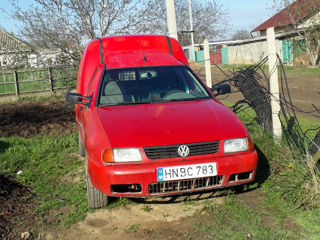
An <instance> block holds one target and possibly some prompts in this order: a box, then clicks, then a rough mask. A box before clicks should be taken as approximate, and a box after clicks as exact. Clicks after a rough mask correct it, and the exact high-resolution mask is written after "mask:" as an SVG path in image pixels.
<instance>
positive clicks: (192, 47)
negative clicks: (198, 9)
mask: <svg viewBox="0 0 320 240" xmlns="http://www.w3.org/2000/svg"><path fill="white" fill-rule="evenodd" d="M189 20H190V33H191V54H190V55H191V57H190V58H191V59H192V60H195V52H194V39H193V24H192V8H191V0H189Z"/></svg>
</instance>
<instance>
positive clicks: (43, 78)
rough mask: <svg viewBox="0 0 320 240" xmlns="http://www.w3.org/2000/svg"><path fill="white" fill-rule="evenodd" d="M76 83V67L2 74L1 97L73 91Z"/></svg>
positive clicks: (0, 74) (0, 77) (0, 82)
mask: <svg viewBox="0 0 320 240" xmlns="http://www.w3.org/2000/svg"><path fill="white" fill-rule="evenodd" d="M76 82H77V69H76V68H74V67H65V68H46V69H37V70H24V71H10V72H0V96H4V95H17V96H19V95H20V94H22V93H35V92H54V91H55V90H59V89H71V88H74V87H75V86H76Z"/></svg>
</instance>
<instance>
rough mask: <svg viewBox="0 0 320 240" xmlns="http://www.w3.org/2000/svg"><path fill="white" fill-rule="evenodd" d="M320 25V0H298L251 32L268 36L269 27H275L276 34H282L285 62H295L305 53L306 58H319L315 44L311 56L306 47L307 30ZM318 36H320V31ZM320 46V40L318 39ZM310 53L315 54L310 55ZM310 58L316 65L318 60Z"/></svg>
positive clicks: (283, 59)
mask: <svg viewBox="0 0 320 240" xmlns="http://www.w3.org/2000/svg"><path fill="white" fill-rule="evenodd" d="M319 25H320V0H297V1H295V2H293V3H292V4H290V5H289V6H288V7H286V8H284V9H282V10H281V11H280V12H278V13H277V14H275V15H274V16H272V17H271V18H269V19H268V20H267V21H265V22H263V23H262V24H260V25H259V26H257V27H256V28H254V29H253V30H252V31H251V33H258V34H259V35H260V36H266V30H267V28H271V27H273V28H274V31H275V33H276V34H282V35H283V36H282V37H281V38H280V39H279V40H281V53H282V54H281V55H282V61H283V62H284V63H293V62H294V60H295V59H297V58H299V57H301V56H302V55H305V58H307V57H309V58H311V57H315V58H316V59H318V58H319V57H318V56H317V55H319V50H317V46H315V50H312V49H311V47H310V48H309V49H310V52H309V53H308V55H309V56H306V48H307V45H306V44H308V43H306V41H305V39H306V38H305V32H306V31H309V30H310V29H312V28H314V27H315V26H319ZM317 31H318V36H317V37H316V40H317V38H318V39H319V38H320V32H319V30H317ZM318 45H319V46H320V41H318ZM310 54H311V55H312V54H313V55H314V56H310ZM316 59H313V60H314V63H312V59H309V61H310V63H311V65H315V64H316V62H317V60H316ZM309 61H307V62H309Z"/></svg>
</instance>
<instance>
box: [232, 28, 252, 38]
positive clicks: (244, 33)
mask: <svg viewBox="0 0 320 240" xmlns="http://www.w3.org/2000/svg"><path fill="white" fill-rule="evenodd" d="M249 38H252V37H251V35H250V32H249V31H248V30H238V31H236V32H235V33H234V34H233V35H232V40H242V39H249Z"/></svg>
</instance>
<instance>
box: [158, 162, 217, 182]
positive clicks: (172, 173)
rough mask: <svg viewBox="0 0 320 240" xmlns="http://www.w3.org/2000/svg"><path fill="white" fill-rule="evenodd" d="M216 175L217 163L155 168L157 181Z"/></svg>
mask: <svg viewBox="0 0 320 240" xmlns="http://www.w3.org/2000/svg"><path fill="white" fill-rule="evenodd" d="M216 175H218V174H217V163H203V164H193V165H185V166H174V167H161V168H157V179H158V181H168V180H181V179H188V178H200V177H211V176H216Z"/></svg>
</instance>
